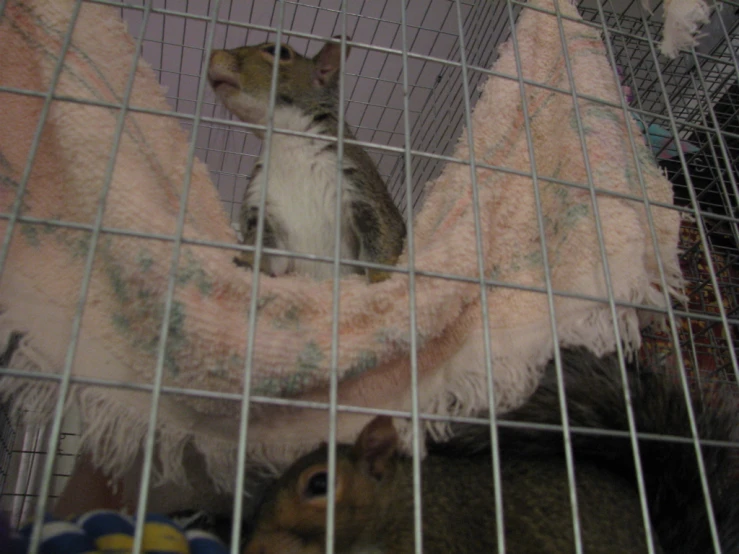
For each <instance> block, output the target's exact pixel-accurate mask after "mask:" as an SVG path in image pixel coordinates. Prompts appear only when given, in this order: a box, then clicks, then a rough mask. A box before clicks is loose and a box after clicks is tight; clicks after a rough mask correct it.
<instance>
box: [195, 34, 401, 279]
mask: <svg viewBox="0 0 739 554" xmlns="http://www.w3.org/2000/svg"><path fill="white" fill-rule="evenodd" d="M337 38H338V37H334V39H337ZM349 50H350V48H349V47H348V46H347V49H346V54H347V56H348V54H349ZM275 56H279V59H278V60H277V62H276V63H278V66H279V70H278V79H277V90H276V97H275V109H274V114H273V116H274V120H273V121H274V126H275V128H278V129H286V130H291V131H300V132H308V133H314V134H318V135H324V136H327V137H334V138H336V137H338V134H339V109H340V106H339V95H338V92H339V88H338V87H339V71H340V69H341V48H340V44H339V43H337V42H332V41H328V42H327V43H326V44H325V45H324V46H323V48H322V49H321V51H320V52H318V54H317V55H316V56H315V57H313V58H307V57H305V56H302V55H300V54H298V53H297V52H295V50H294V49H293V48H291V47H290V46H289V45H287V44H281V45H280V47H279V52H278V51H277V46H276V44H275V43H271V42H266V43H263V44H258V45H255V46H245V47H242V48H236V49H233V50H215V51H214V52H213V53H212V55H211V58H210V63H209V66H208V80H209V83H210V85H211V87H212V88H213V90H214V91H215V93H216V96H217V97H218V98H219V99H220V100H221V102H223V104H224V105H225V106H226V108H227V109H228V110H229V111H230V112H231V113H233V114H234V115H235V116H236V117H238V118H239V119H241V120H243V121H245V122H247V123H252V124H258V125H267V123H268V107H269V101H270V85H271V83H272V69H273V64H274V63H275ZM255 133H256V134H257V136H259V137H260V138H262V139H264V134H263V133H262V132H261V131H258V130H257V131H255ZM343 136H344V137H345V138H349V139H353V138H354V136H353V135H352V133H351V131H350V130H349V127H348V126H346V125H344V129H343ZM270 150H271V154H270V165H269V171H268V172H267V171H265V169H266V168H265V163H266V162H265V160H264V159H263V158H260V160H259V161H258V162H257V164H256V165H255V167H254V171H253V173H252V176H251V180H250V182H249V184H248V185H247V187H246V191H245V193H244V199H243V203H242V207H241V211H240V215H239V223H240V226H241V232H242V234H243V243H244V244H248V245H255V243H256V234H257V221H258V219H257V217H258V215H259V201H260V195H261V190H262V187H263V185H264V180H265V177H266V176H267V175H268V180H269V183H268V187H267V198H266V204H265V214H264V231H263V233H264V234H263V237H264V240H263V245H264V246H265V247H268V248H276V249H281V250H289V251H292V252H300V253H303V254H313V255H321V256H328V257H333V255H334V237H335V230H336V228H335V225H336V221H335V220H336V177H337V165H338V163H339V160H338V151H337V150H338V147H337V142H335V141H333V142H328V141H322V140H320V139H313V138H308V137H299V136H293V135H286V134H281V133H275V134H273V135H272V142H271V148H270ZM341 167H342V186H341V201H342V212H341V234H342V241H341V242H342V244H341V257H342V258H348V259H352V260H359V261H367V262H375V263H381V264H386V265H395V263H396V262H397V260H398V257H399V256H400V253H401V251H402V249H403V244H404V240H405V235H406V228H405V223H404V221H403V218H402V216H401V215H400V211H399V210H398V208H397V207H396V206H395V204H394V203H393V200H392V198H391V197H390V194H389V192H388V190H387V186H386V185H385V182H384V181H383V179H382V177H381V176H380V173H379V171H378V170H377V167H376V166H375V164H374V162H373V161H372V159H371V158H370V157H369V155H368V154H367V152H365V151H364V150H363V149H362V148H361V147H359V146H357V145H355V144H346V143H344V148H343V157H342V165H341ZM234 262H235V263H237V265H241V266H248V267H253V265H254V263H253V262H254V253H253V252H244V253H242V254H241V255H240V256H237V257H236V258H235V259H234ZM260 270H261V271H262V272H264V273H267V274H270V275H273V276H277V275H284V274H285V273H288V272H296V273H302V274H305V275H309V276H311V277H313V278H315V279H317V280H320V279H327V278H330V277H331V276H332V275H333V268H332V265H331V264H330V263H325V262H321V261H315V260H308V259H302V258H294V257H286V256H275V255H264V256H262V258H261V264H260ZM351 273H360V274H361V273H365V271H364V269H363V268H359V267H356V266H348V265H342V267H341V274H342V275H347V274H351ZM366 275H367V277H368V279H369V281H370V282H377V281H382V280H384V279H386V278H388V277H389V276H390V274H389V273H388V272H387V271H382V270H377V269H368V270H367V271H366Z"/></svg>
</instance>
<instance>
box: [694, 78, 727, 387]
mask: <svg viewBox="0 0 739 554" xmlns="http://www.w3.org/2000/svg"><path fill="white" fill-rule="evenodd" d="M696 72H698V73H699V74H700V73H701V70H700V67H698V65H697V64H696ZM690 80H691V83H692V84H693V86H694V88H695V89H696V90H697V89H698V87H697V86H696V83H695V75H694V74H693V73H692V72H691V74H690ZM702 85H703V92H704V94H705V96H706V105H707V106H708V109H709V112H710V114H711V115H712V119H713V124H714V126H715V127H716V129H717V130H716V135H717V137H718V140H719V143H720V146H722V152H721V156H723V159H724V162H725V163H726V169H727V173H728V176H729V184H730V185H731V187H732V189H733V190H732V191H729V190H728V189H727V188H726V180H725V178H724V176H723V174H722V172H721V171H720V170H719V171H718V172H717V173H718V175H717V177H716V179H715V182H716V190H717V191H718V192H719V193H723V195H724V196H723V198H722V200H723V201H724V202H725V206H726V207H727V215H728V216H729V217H731V218H732V219H733V221H727V222H726V223H727V225H729V227H730V229H731V231H732V232H731V234H732V235H733V236H734V240H738V237H737V224H736V218H735V217H734V213H733V209H732V206H731V195H730V193H731V192H733V193H734V198H739V191H737V185H736V178H735V177H734V171H733V168H732V167H731V154H730V152H728V150H725V149H724V148H723V146H724V145H725V142H724V139H723V137H722V135H721V128H720V125H718V120H717V119H716V118H715V115H714V110H713V107H712V105H711V95H710V93H709V91H708V88H707V86H706V83H703V82H702ZM696 111H697V112H699V114H700V122H701V124H702V125H703V126H704V127H709V124H708V121H707V120H706V114H705V109H704V108H703V105H702V103H700V102H698V107H697V108H696ZM709 128H710V127H709ZM708 149H709V150H710V160H712V161H713V164H714V165H715V167H717V168H718V166H720V164H721V162H720V160H721V156H719V155H718V154H717V153H716V147H715V145H714V144H713V141H712V140H709V141H708ZM706 157H707V159H708V154H706ZM716 225H719V223H717V224H716ZM733 365H734V367H735V368H736V363H734V364H733ZM735 371H739V369H735ZM737 378H738V380H739V375H738V376H737Z"/></svg>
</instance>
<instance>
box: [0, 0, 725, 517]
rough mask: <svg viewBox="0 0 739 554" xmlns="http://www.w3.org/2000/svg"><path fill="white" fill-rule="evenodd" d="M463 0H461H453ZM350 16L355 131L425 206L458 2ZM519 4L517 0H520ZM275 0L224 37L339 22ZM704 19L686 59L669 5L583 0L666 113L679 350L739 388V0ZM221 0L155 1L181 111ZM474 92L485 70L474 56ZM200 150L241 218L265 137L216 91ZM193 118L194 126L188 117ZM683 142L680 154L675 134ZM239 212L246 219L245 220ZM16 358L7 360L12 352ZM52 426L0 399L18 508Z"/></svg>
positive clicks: (642, 106) (457, 111)
mask: <svg viewBox="0 0 739 554" xmlns="http://www.w3.org/2000/svg"><path fill="white" fill-rule="evenodd" d="M458 1H459V0H458ZM99 3H103V4H109V5H113V6H116V7H119V8H120V12H121V16H122V17H123V18H124V20H126V21H127V23H128V25H129V30H130V32H131V33H132V34H133V35H134V36H136V35H138V33H139V32H140V26H141V22H142V15H143V11H142V7H143V5H144V3H143V1H141V2H137V1H130V2H115V1H105V2H102V1H101V2H99ZM346 4H347V5H346V14H347V19H346V26H347V31H348V34H349V35H350V36H351V37H352V40H353V41H356V42H359V43H364V44H370V45H372V47H373V48H372V49H362V48H360V47H357V46H354V47H353V51H352V53H351V56H350V57H349V60H348V63H347V66H346V73H345V75H346V79H345V90H346V98H347V103H346V112H345V113H346V119H347V121H348V123H349V124H350V125H351V126H352V128H353V129H354V130H355V132H356V133H355V134H356V136H357V139H358V140H360V141H362V142H365V143H371V146H369V147H368V150H369V151H370V154H371V155H372V156H373V158H374V159H375V160H376V162H377V164H378V166H379V168H380V172H381V174H382V175H383V177H384V178H385V179H386V181H387V183H388V187H389V190H390V192H391V194H392V196H393V199H394V200H395V202H396V203H397V205H398V206H399V207H400V208H401V210H402V211H403V212H404V213H406V212H407V211H408V210H412V211H413V212H414V213H415V212H416V211H417V210H418V209H419V208H420V206H421V205H422V202H423V195H424V184H425V183H426V182H427V181H428V180H429V179H432V178H434V177H435V176H437V175H438V174H439V172H440V170H441V167H442V166H443V164H444V162H445V156H448V155H449V154H450V153H451V151H452V149H453V147H454V143H455V141H456V139H457V138H458V136H459V134H460V132H461V129H462V126H463V124H464V97H463V94H464V92H463V87H462V83H461V72H462V71H461V68H460V67H459V66H458V65H448V64H445V63H444V62H445V60H448V61H452V62H459V61H460V59H461V58H460V52H459V37H458V32H457V29H458V21H457V6H456V4H455V2H451V1H449V0H433V1H431V2H428V1H421V0H407V2H406V10H407V29H406V32H407V36H408V41H407V43H406V44H405V45H404V44H403V43H402V40H401V33H400V30H401V15H400V6H399V4H398V2H396V1H391V0H384V1H382V2H379V1H378V2H375V1H373V2H369V1H367V0H354V1H348V2H347V3H346ZM459 4H460V6H459V7H460V11H461V13H462V27H463V29H464V34H465V43H466V55H467V63H468V64H469V65H470V66H473V67H482V68H487V67H490V65H491V64H492V62H493V61H494V60H495V58H496V52H497V47H498V46H499V45H500V44H501V43H503V42H504V41H505V40H507V39H508V38H509V37H510V32H511V31H510V29H511V21H510V20H509V13H510V12H509V11H508V5H507V4H506V3H505V2H470V1H459ZM511 4H512V10H511V11H512V13H513V14H514V17H515V16H517V14H518V13H519V12H520V4H518V3H516V2H512V3H511ZM276 6H277V4H276V3H261V2H256V1H253V2H252V1H245V2H233V1H224V2H222V3H221V6H220V11H219V14H218V17H219V23H218V24H217V27H216V30H215V40H214V44H213V46H214V47H215V48H222V47H225V48H234V47H237V46H241V45H243V44H245V43H248V44H254V43H258V42H262V41H265V40H269V39H274V33H275V30H276V28H277V27H282V29H283V31H284V35H283V37H284V39H285V40H286V41H287V42H288V43H289V44H290V45H291V46H293V47H294V48H295V49H296V50H297V51H298V52H306V51H307V52H308V53H309V54H313V53H315V52H316V51H317V50H318V48H319V44H320V42H321V39H323V38H325V37H330V36H333V35H336V34H338V33H339V31H340V24H339V22H340V16H341V2H340V1H339V0H325V1H324V0H314V1H313V2H308V3H306V2H285V6H284V8H285V10H284V20H283V21H279V17H278V10H277V7H276ZM719 7H720V9H717V10H714V11H713V13H712V17H711V22H710V23H709V24H708V25H706V26H705V27H704V33H705V34H706V36H705V37H704V38H703V39H702V40H701V42H700V44H699V45H698V46H697V47H696V48H695V49H694V50H692V51H690V52H685V53H682V54H681V55H680V56H679V57H678V58H677V59H675V60H667V59H666V58H664V57H662V56H659V57H658V56H657V53H656V52H657V41H658V40H659V38H660V37H661V31H662V15H661V14H662V7H661V5H657V6H654V13H653V14H649V13H647V12H646V11H645V10H644V9H643V8H642V7H641V6H640V3H639V2H637V1H628V0H584V1H583V2H581V3H579V9H580V13H581V14H582V15H583V17H584V19H585V20H586V21H590V22H592V24H593V25H595V26H597V27H598V28H600V29H602V33H603V37H604V39H605V40H606V41H607V43H608V45H609V50H610V51H611V52H612V55H613V59H612V61H613V62H615V64H616V67H614V71H618V72H620V75H621V80H622V83H623V85H624V86H626V87H629V88H630V91H631V96H633V99H632V100H631V102H630V111H631V113H632V114H633V115H634V116H636V117H638V118H639V119H640V121H641V124H642V125H643V128H644V129H651V127H650V126H659V127H661V128H662V129H664V130H666V131H667V133H668V136H667V138H668V139H669V140H667V141H661V140H656V139H654V137H651V135H650V140H653V142H652V149H653V152H654V154H655V156H656V158H657V159H658V162H659V164H660V165H661V166H662V167H663V168H664V169H665V171H666V172H667V174H668V175H669V177H670V179H671V181H672V182H673V184H674V191H675V198H676V204H677V205H678V206H680V209H681V211H682V212H683V213H684V214H685V218H684V221H683V227H682V232H681V249H682V254H681V265H682V268H683V271H684V275H685V277H686V279H687V283H686V284H687V293H688V298H689V303H688V305H687V307H686V308H683V310H684V312H681V313H687V314H689V315H681V316H679V318H678V321H676V323H677V326H678V329H679V335H680V344H679V350H680V352H681V353H682V357H683V360H684V363H685V365H686V368H687V369H688V370H689V372H690V377H691V379H692V381H693V382H694V383H695V384H696V385H699V384H700V383H706V382H712V383H724V384H726V386H727V388H729V389H734V388H735V387H736V381H737V376H738V375H739V368H738V367H737V349H739V263H738V262H739V205H738V203H737V199H738V198H739V192H738V188H737V187H738V181H739V171H738V170H737V167H739V55H738V54H737V50H738V47H739V4H737V3H736V2H733V1H724V2H722V3H720V4H719ZM210 13H211V2H189V1H186V0H159V1H153V2H152V11H151V15H150V17H149V22H148V25H147V27H146V29H145V31H144V33H145V35H144V41H143V50H142V55H143V57H144V59H145V60H146V61H148V62H149V63H150V64H151V65H152V67H153V68H154V70H155V72H156V73H157V75H158V76H159V79H160V82H161V83H162V85H164V86H165V87H167V89H168V91H167V98H168V100H169V102H170V104H171V106H172V108H173V109H174V110H176V111H177V112H180V113H182V114H190V115H192V114H194V113H195V108H196V100H195V99H196V97H197V90H198V87H199V84H200V80H201V79H202V78H203V66H204V63H205V60H204V59H203V56H204V52H205V40H206V36H207V26H208V23H207V18H208V16H209V14H210ZM404 49H406V50H407V51H408V52H410V53H412V54H413V55H412V56H411V57H409V59H408V67H407V70H408V76H409V83H410V90H409V94H410V102H409V104H410V113H409V118H410V123H411V128H412V131H411V141H412V148H413V149H414V150H416V151H420V152H424V153H426V155H425V156H416V157H414V159H413V166H412V167H411V175H412V179H413V187H412V190H413V193H412V197H411V198H408V197H406V194H405V190H406V188H405V182H404V176H405V167H404V163H405V162H404V160H405V157H404V135H403V133H404V131H403V96H402V83H401V72H402V69H403V67H402V59H401V54H402V52H403V50H404ZM468 75H469V78H470V82H469V90H470V91H471V94H472V97H471V98H470V100H471V102H472V104H473V105H474V102H475V101H476V100H477V97H478V92H477V87H478V86H479V85H480V84H481V83H482V82H483V80H484V79H485V77H486V75H485V73H484V72H482V71H470V72H469V73H468ZM202 113H203V116H204V118H203V121H201V123H200V126H201V128H200V129H199V130H198V137H197V151H196V153H197V155H198V157H200V159H202V160H203V161H205V162H206V163H207V164H208V167H209V168H210V171H211V176H212V178H213V180H214V182H215V184H216V186H217V187H218V191H219V194H220V198H221V200H222V202H223V205H224V208H225V209H226V210H227V212H228V213H229V214H230V215H231V219H232V221H234V222H235V221H236V219H237V215H238V209H239V205H240V202H241V197H242V195H243V191H244V188H245V186H246V183H247V182H248V179H249V176H250V174H251V172H252V169H253V167H254V163H255V162H256V160H257V158H258V157H259V154H260V149H261V141H260V140H259V139H257V138H256V137H255V136H254V135H253V133H251V132H249V131H247V130H246V129H245V128H244V127H243V126H238V125H231V124H229V120H230V119H231V116H230V115H229V114H228V113H227V112H226V110H225V108H223V107H222V106H221V105H220V104H218V103H217V102H216V100H215V97H214V95H213V94H212V92H211V91H210V90H208V91H207V92H206V97H205V103H204V106H203V112H202ZM182 125H183V126H185V127H186V128H188V129H189V128H190V127H191V125H192V123H191V120H188V119H183V120H182ZM677 145H681V146H680V147H681V148H682V150H683V157H684V163H683V161H682V160H681V159H680V156H679V155H678V154H677V151H676V147H677ZM234 225H236V223H234ZM644 334H645V339H646V340H645V346H644V348H643V351H642V353H641V355H642V356H643V357H644V358H645V359H647V360H655V359H659V358H662V357H665V356H669V355H670V354H671V352H672V345H671V339H670V336H669V334H667V333H665V332H663V331H661V330H660V329H658V328H649V329H647V330H645V333H644ZM2 365H3V366H4V365H5V362H3V364H2ZM76 427H77V422H76V421H75V420H74V417H73V416H72V417H70V418H69V420H68V421H65V424H64V431H63V435H62V437H63V440H62V441H61V442H60V445H59V453H58V454H57V456H56V468H55V470H54V474H53V476H52V477H51V478H52V483H53V488H52V497H53V496H55V495H56V494H58V493H59V491H60V490H61V487H62V486H63V484H64V479H65V476H66V475H68V473H69V471H70V469H71V467H72V464H73V460H74V456H75V453H76V451H77V444H76V440H77V437H76V434H77V433H76ZM45 437H46V434H45V430H44V429H34V430H33V431H29V430H25V429H23V428H20V427H19V426H18V425H17V423H16V422H15V421H13V420H12V419H11V417H10V415H9V414H8V412H7V411H6V409H5V408H3V407H0V491H1V495H0V509H2V510H6V511H8V512H10V513H11V516H12V520H13V523H16V524H17V523H19V522H21V521H22V520H23V519H25V518H27V517H28V516H29V515H30V513H31V512H30V510H32V507H33V505H34V499H35V495H36V493H37V490H38V484H39V482H40V479H42V478H43V477H44V476H43V475H41V468H42V467H43V459H44V454H45V443H46V441H45Z"/></svg>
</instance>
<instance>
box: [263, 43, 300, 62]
mask: <svg viewBox="0 0 739 554" xmlns="http://www.w3.org/2000/svg"><path fill="white" fill-rule="evenodd" d="M275 50H276V46H275V45H274V44H267V45H265V46H263V47H262V52H264V53H266V54H269V55H270V56H272V57H274V55H275ZM292 57H293V54H292V50H290V48H289V47H288V46H287V45H285V44H283V45H282V46H280V61H283V62H286V61H288V60H291V59H292Z"/></svg>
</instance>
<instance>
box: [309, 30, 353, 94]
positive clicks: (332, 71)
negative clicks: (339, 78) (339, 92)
mask: <svg viewBox="0 0 739 554" xmlns="http://www.w3.org/2000/svg"><path fill="white" fill-rule="evenodd" d="M333 38H334V39H338V40H341V37H340V36H338V35H337V36H335V37H333ZM351 39H352V38H351V37H346V40H351ZM349 50H351V47H350V46H349V45H348V44H347V45H346V57H347V58H348V57H349ZM313 61H314V62H315V64H316V69H315V70H314V72H313V84H314V85H315V86H317V87H325V86H326V85H327V84H328V83H329V82H331V80H332V79H333V78H334V76H336V75H337V74H338V71H339V70H340V69H341V44H338V43H335V42H327V43H326V44H325V45H324V46H323V48H321V51H320V52H319V53H318V54H316V56H315V57H314V58H313Z"/></svg>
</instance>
